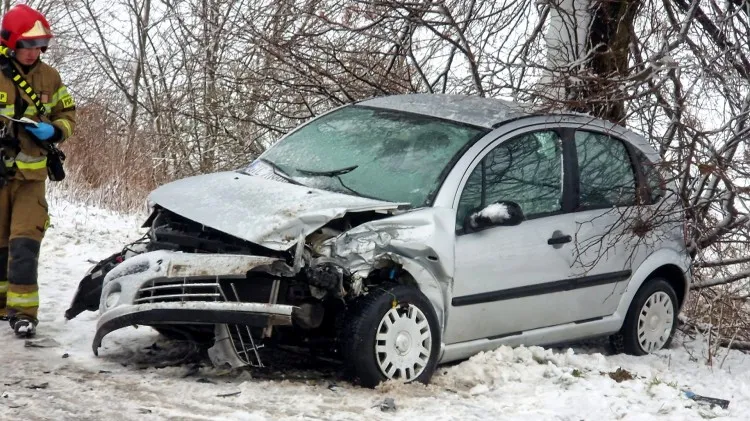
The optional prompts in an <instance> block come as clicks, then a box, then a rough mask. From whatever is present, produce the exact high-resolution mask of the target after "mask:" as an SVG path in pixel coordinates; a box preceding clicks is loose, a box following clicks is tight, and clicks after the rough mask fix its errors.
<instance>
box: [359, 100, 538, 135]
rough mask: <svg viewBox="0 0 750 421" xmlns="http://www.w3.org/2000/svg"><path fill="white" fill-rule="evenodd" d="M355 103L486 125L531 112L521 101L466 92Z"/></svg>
mask: <svg viewBox="0 0 750 421" xmlns="http://www.w3.org/2000/svg"><path fill="white" fill-rule="evenodd" d="M358 105H364V106H368V107H376V108H387V109H391V110H399V111H405V112H410V113H415V114H422V115H428V116H432V117H437V118H444V119H446V120H453V121H458V122H461V123H466V124H471V125H473V126H479V127H486V128H488V129H491V128H492V127H493V126H495V125H497V124H500V123H503V122H505V121H508V120H513V119H516V118H518V117H524V116H530V115H533V113H532V112H527V111H524V107H523V106H522V105H521V104H517V103H514V102H510V101H504V100H502V99H495V98H482V97H478V96H468V95H448V94H405V95H390V96H382V97H377V98H371V99H367V100H364V101H361V102H359V103H358Z"/></svg>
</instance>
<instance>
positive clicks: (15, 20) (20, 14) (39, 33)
mask: <svg viewBox="0 0 750 421" xmlns="http://www.w3.org/2000/svg"><path fill="white" fill-rule="evenodd" d="M51 38H52V30H51V29H50V27H49V22H47V19H46V18H45V17H44V15H43V14H41V13H39V12H38V11H36V10H34V9H32V8H31V7H29V6H27V5H25V4H18V5H16V6H13V7H12V8H11V9H10V10H8V13H6V14H5V16H3V23H2V28H1V29H0V41H2V44H3V45H5V46H6V47H8V48H10V49H11V50H15V49H17V48H37V47H41V48H42V51H45V50H46V49H47V45H49V40H50V39H51Z"/></svg>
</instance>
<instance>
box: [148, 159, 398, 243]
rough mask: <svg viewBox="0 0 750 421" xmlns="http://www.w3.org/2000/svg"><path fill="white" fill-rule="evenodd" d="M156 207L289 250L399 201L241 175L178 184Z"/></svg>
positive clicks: (160, 195)
mask: <svg viewBox="0 0 750 421" xmlns="http://www.w3.org/2000/svg"><path fill="white" fill-rule="evenodd" d="M149 201H150V202H151V203H152V204H156V205H159V206H161V207H163V208H166V209H168V210H170V211H172V212H174V213H176V214H178V215H180V216H183V217H185V218H187V219H190V220H192V221H195V222H198V223H200V224H203V225H206V226H208V227H210V228H213V229H216V230H219V231H222V232H224V233H227V234H229V235H232V236H235V237H238V238H241V239H243V240H246V241H250V242H252V243H255V244H258V245H261V246H263V247H267V248H270V249H273V250H287V249H289V248H290V247H292V246H293V245H294V244H295V243H296V242H297V239H298V238H299V237H300V236H303V238H304V237H306V236H307V235H309V234H311V233H313V232H314V231H315V230H317V229H318V228H320V227H322V226H324V225H325V224H327V223H328V222H329V221H332V220H334V219H337V218H340V217H342V216H343V215H344V214H346V213H348V212H364V211H388V210H394V209H397V208H398V207H399V206H401V205H405V204H403V203H402V204H399V203H393V202H385V201H380V200H374V199H368V198H364V197H357V196H351V195H347V194H341V193H334V192H329V191H326V190H319V189H315V188H311V187H305V186H300V185H296V184H291V183H283V182H278V181H272V180H267V179H265V178H262V177H257V176H251V175H246V174H242V173H239V172H221V173H214V174H207V175H200V176H195V177H188V178H184V179H182V180H178V181H174V182H172V183H169V184H166V185H164V186H162V187H159V188H157V189H156V190H154V191H153V192H152V193H151V194H150V195H149Z"/></svg>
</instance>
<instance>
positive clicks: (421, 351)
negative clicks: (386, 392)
mask: <svg viewBox="0 0 750 421" xmlns="http://www.w3.org/2000/svg"><path fill="white" fill-rule="evenodd" d="M344 317H346V320H344V326H345V328H344V329H343V330H342V332H341V337H340V339H341V344H342V353H343V358H344V362H345V363H346V365H347V366H348V368H349V371H350V372H351V373H352V374H353V375H354V376H355V377H356V378H357V379H358V380H359V382H360V384H362V385H363V386H366V387H375V386H377V385H378V383H380V382H381V381H384V380H396V381H401V382H412V381H418V382H422V383H428V382H429V381H430V378H431V377H432V374H433V373H434V372H435V367H436V366H437V358H438V354H439V351H440V326H439V324H438V320H437V316H436V315H435V310H434V308H433V306H432V304H431V303H430V301H429V300H428V299H427V297H425V296H424V294H422V292H420V291H419V290H418V289H417V288H415V287H410V286H406V285H389V286H383V287H376V288H373V290H372V291H370V292H369V293H368V294H367V295H366V296H363V297H361V298H359V299H358V300H357V301H355V302H353V303H352V305H351V306H350V310H349V311H347V312H346V313H345V316H344Z"/></svg>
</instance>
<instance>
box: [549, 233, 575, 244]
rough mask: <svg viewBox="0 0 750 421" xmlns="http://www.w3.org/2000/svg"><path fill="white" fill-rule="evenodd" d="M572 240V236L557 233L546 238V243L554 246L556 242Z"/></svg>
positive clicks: (562, 242)
mask: <svg viewBox="0 0 750 421" xmlns="http://www.w3.org/2000/svg"><path fill="white" fill-rule="evenodd" d="M571 241H573V238H572V237H571V236H569V235H559V236H555V237H552V238H550V239H548V240H547V244H549V245H551V246H554V245H556V244H565V243H569V242H571Z"/></svg>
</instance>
